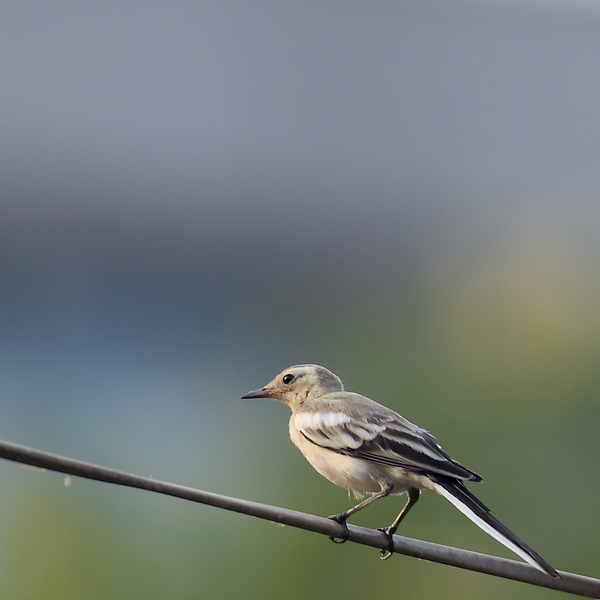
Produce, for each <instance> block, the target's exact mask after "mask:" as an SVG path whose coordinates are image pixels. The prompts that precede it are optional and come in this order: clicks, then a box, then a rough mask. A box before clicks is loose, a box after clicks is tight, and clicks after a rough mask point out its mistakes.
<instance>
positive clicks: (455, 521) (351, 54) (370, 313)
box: [0, 0, 600, 600]
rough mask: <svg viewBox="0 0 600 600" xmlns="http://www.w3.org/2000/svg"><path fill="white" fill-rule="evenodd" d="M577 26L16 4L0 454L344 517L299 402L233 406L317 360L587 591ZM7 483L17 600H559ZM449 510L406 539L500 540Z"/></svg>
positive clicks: (304, 7) (205, 520) (489, 12)
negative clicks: (405, 427)
mask: <svg viewBox="0 0 600 600" xmlns="http://www.w3.org/2000/svg"><path fill="white" fill-rule="evenodd" d="M599 29H600V9H599V8H598V5H597V4H596V3H593V2H585V1H580V2H567V1H559V0H556V1H554V2H550V3H542V2H533V1H532V2H501V1H487V2H484V1H462V0H461V1H457V2H452V3H450V2H437V1H426V2H419V3H410V2H375V3H369V4H366V3H357V2H344V3H341V2H328V3H312V2H309V3H271V2H254V3H247V2H200V3H190V2H177V3H148V2H131V1H125V2H103V3H77V2H54V3H44V2H28V3H5V5H3V6H2V8H1V9H0V81H1V84H0V437H1V438H3V439H7V440H9V441H13V442H16V443H23V444H26V445H30V446H34V447H37V448H41V449H46V450H50V451H54V452H57V453H60V454H66V455H69V456H73V457H76V458H81V459H84V460H88V461H91V462H98V463H101V464H106V465H108V466H113V467H116V468H119V469H122V470H129V471H133V472H136V473H139V474H143V475H153V476H155V477H159V478H161V479H166V480H169V481H174V482H177V483H183V484H186V485H192V486H197V487H200V488H202V489H209V490H212V491H216V492H223V493H228V494H232V495H236V496H240V497H246V498H250V499H256V500H260V501H264V502H268V503H271V504H281V505H285V506H289V507H291V508H297V509H299V510H307V511H311V512H316V513H319V514H330V513H334V512H339V511H341V510H342V509H343V508H344V507H346V506H348V505H349V501H348V499H347V494H346V493H345V492H344V491H343V490H340V489H336V488H335V487H334V486H333V485H332V484H329V483H328V482H326V481H325V480H322V478H320V477H319V476H318V475H317V474H315V473H313V472H312V471H311V469H310V467H308V466H307V465H305V463H304V462H303V460H302V458H301V457H300V456H299V454H298V452H297V451H296V450H295V448H293V446H292V445H291V443H290V442H289V440H288V439H287V433H286V428H287V416H288V413H287V409H286V408H285V407H283V406H281V405H276V404H274V403H272V402H269V401H256V402H242V401H239V400H238V398H239V396H240V395H241V394H242V393H244V392H246V391H248V390H249V389H254V388H256V387H259V386H261V385H263V384H265V383H266V382H267V381H268V380H270V379H271V378H272V377H273V376H274V375H275V374H276V373H277V372H279V371H280V370H281V369H283V368H284V367H286V366H288V365H289V364H294V363H299V362H317V363H321V364H324V365H325V366H327V367H329V368H330V369H332V370H333V371H335V372H336V373H337V374H338V375H340V376H341V377H342V379H343V380H344V381H345V383H346V385H347V387H348V388H349V389H352V390H355V391H359V392H362V393H364V394H366V395H369V396H371V397H374V398H375V399H376V400H378V401H381V402H383V403H384V404H387V405H389V406H392V407H393V408H395V409H397V410H399V411H400V412H402V413H403V414H404V415H405V416H406V417H407V418H409V419H411V420H414V421H416V422H418V423H419V424H420V425H421V426H423V427H426V428H428V429H431V430H432V432H433V433H434V434H435V435H436V436H437V437H438V439H439V441H440V442H441V443H442V445H443V446H444V448H445V449H446V450H448V451H449V452H450V453H451V454H453V455H455V456H456V458H457V459H458V460H460V461H461V462H464V463H466V464H467V466H468V467H470V468H472V469H474V470H476V471H478V472H481V473H482V475H483V476H484V479H485V483H484V484H483V485H482V486H479V488H476V489H475V492H476V493H478V494H479V495H481V497H482V499H483V500H484V501H485V502H486V503H487V504H490V505H491V507H492V508H493V509H494V511H495V512H496V513H497V514H498V516H499V517H500V518H501V519H502V520H506V521H507V524H508V525H509V526H510V527H512V528H514V529H515V530H517V532H518V533H519V535H521V536H522V537H524V538H525V539H526V540H527V541H528V542H529V543H530V544H531V545H532V546H534V547H535V548H536V550H538V551H539V552H540V554H542V555H543V556H544V557H545V558H547V559H548V560H549V561H550V562H551V563H553V564H554V565H555V566H556V567H557V568H564V569H567V570H574V571H577V572H581V573H586V574H589V575H594V576H599V575H600V572H599V571H598V569H597V564H598V559H599V558H600V557H599V556H598V551H597V540H596V538H595V536H594V531H596V530H597V526H598V525H600V523H599V522H598V516H597V514H596V513H597V509H596V506H595V498H597V497H598V492H600V475H599V474H598V468H597V464H596V462H597V461H596V457H597V456H598V455H599V452H600V447H599V443H600V442H599V441H598V440H599V439H600V436H598V427H599V426H600V417H599V414H598V401H597V398H598V394H599V393H600V377H599V376H598V368H597V365H598V361H599V360H600V342H599V340H600V318H599V311H598V306H600V283H599V278H598V276H599V269H598V264H599V259H600V244H599V243H598V240H599V236H598V229H599V225H600V193H599V191H598V190H599V189H600V168H599V164H600V117H599V116H598V115H599V113H598V106H600V68H599V66H598V56H600V36H598V31H599ZM0 476H1V477H2V480H3V482H4V483H3V485H2V486H0V488H1V491H0V534H1V535H0V539H1V540H2V541H1V542H0V559H1V560H0V565H3V566H0V590H2V596H3V597H7V598H8V597H19V598H42V597H43V598H55V597H56V598H61V599H62V600H64V599H68V598H71V597H72V598H83V597H85V598H96V597H98V598H101V597H102V598H103V597H107V595H108V596H110V597H113V598H121V597H122V598H136V597H142V596H143V597H144V598H159V597H161V598H162V597H165V595H167V594H169V595H170V596H177V597H185V598H187V597H189V598H195V597H199V596H200V595H202V597H210V598H221V597H223V598H231V597H247V598H250V597H260V598H264V597H271V596H272V597H276V596H277V597H281V596H285V597H288V598H295V597H298V598H301V597H307V596H310V597H313V598H314V597H325V596H327V597H331V594H339V595H343V596H344V597H345V598H354V597H364V595H365V594H367V593H370V590H371V589H372V585H373V582H374V581H376V582H377V590H378V594H379V595H380V596H382V597H383V598H388V597H389V598H392V597H396V596H397V594H398V587H397V586H398V581H399V578H402V580H403V581H405V582H406V583H405V586H406V590H407V591H408V592H411V593H417V594H419V596H420V597H429V596H431V597H433V596H439V594H440V593H442V591H443V593H444V595H445V597H449V596H448V590H452V589H457V590H460V593H458V592H457V596H456V597H461V598H463V597H464V595H465V594H466V593H467V591H468V593H469V594H470V595H474V594H477V595H485V597H486V598H494V597H496V596H497V597H505V596H506V594H507V593H510V594H511V595H512V596H513V597H515V598H517V597H527V598H531V597H534V596H535V597H540V598H541V597H546V596H548V597H549V594H551V593H552V592H547V591H543V590H539V591H534V590H531V589H528V588H525V587H524V586H516V584H514V585H513V584H509V583H506V582H497V581H494V580H491V578H484V577H482V576H479V575H474V574H469V573H462V572H459V571H455V570H451V569H448V568H445V567H440V566H437V565H429V564H426V563H416V562H415V561H412V560H411V559H405V558H399V557H395V558H394V559H393V560H392V561H388V563H380V562H379V561H377V560H376V555H375V553H372V552H370V551H368V550H365V549H360V548H350V547H348V548H346V547H343V548H338V547H334V546H333V545H327V544H326V543H325V542H326V541H327V540H325V541H323V540H321V539H320V538H317V537H316V536H310V535H308V534H305V533H302V532H294V531H291V530H289V528H286V529H281V530H280V529H278V528H274V527H273V526H272V525H269V524H268V523H261V522H257V521H254V520H251V519H248V518H241V517H239V516H231V515H226V514H221V513H220V511H216V510H215V509H209V508H204V507H197V506H192V507H189V506H187V505H184V504H182V503H181V502H178V501H175V500H167V499H156V498H152V497H150V496H151V495H150V494H144V493H142V492H133V491H131V490H120V489H116V488H110V487H109V486H105V485H102V484H95V483H89V482H81V481H78V480H76V481H74V482H73V484H72V486H71V487H69V488H65V487H64V486H63V485H62V479H61V478H60V477H58V476H55V475H51V474H41V473H37V472H31V471H28V470H24V469H20V468H19V467H17V466H15V465H12V464H7V463H2V464H0ZM385 502H387V504H386V503H385ZM385 502H382V507H381V508H380V509H377V508H375V507H373V509H371V512H370V513H369V514H365V515H364V516H363V515H361V517H360V518H357V522H360V523H363V524H368V525H373V526H381V525H383V524H386V523H387V522H388V521H390V520H391V519H392V518H393V516H394V515H395V512H396V510H397V509H398V508H399V506H400V504H401V502H402V500H400V499H395V500H386V501H385ZM567 503H570V504H571V505H572V506H573V508H572V510H570V511H566V510H565V506H566V505H567ZM378 511H379V512H378ZM455 513H456V511H454V509H453V508H452V507H446V506H445V505H444V503H443V502H442V500H441V499H437V498H424V499H423V501H422V506H421V503H420V505H419V506H418V507H417V508H416V509H415V511H414V514H411V519H409V521H408V522H407V524H406V528H405V530H404V531H403V532H404V533H406V534H407V535H412V536H415V537H423V538H426V539H431V540H434V541H439V542H443V543H447V544H451V545H457V546H464V547H469V548H472V549H476V550H482V551H487V552H492V553H501V554H502V553H503V552H504V551H503V550H502V548H498V546H497V544H495V542H493V541H490V540H488V539H487V538H486V537H485V536H484V535H483V534H479V533H478V532H477V531H476V529H475V528H474V527H473V526H471V525H470V524H469V523H468V522H467V521H466V520H465V519H464V518H463V517H462V516H461V515H459V514H455ZM594 525H595V526H596V527H594ZM403 527H404V524H403ZM503 555H506V554H505V553H504V554H503ZM307 573H312V574H313V575H314V576H311V577H309V578H308V579H309V580H307V575H306V574H307ZM25 575H27V576H25ZM519 594H521V596H519ZM450 597H451V596H450Z"/></svg>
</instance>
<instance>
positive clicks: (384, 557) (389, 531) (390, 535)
mask: <svg viewBox="0 0 600 600" xmlns="http://www.w3.org/2000/svg"><path fill="white" fill-rule="evenodd" d="M377 531H381V532H382V533H385V535H386V536H387V538H388V540H389V542H390V547H389V549H388V550H384V549H383V548H379V552H381V556H380V558H381V560H387V559H388V558H389V557H390V556H391V555H392V554H394V530H392V528H391V527H380V528H378V529H377Z"/></svg>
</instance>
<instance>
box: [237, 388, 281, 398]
mask: <svg viewBox="0 0 600 600" xmlns="http://www.w3.org/2000/svg"><path fill="white" fill-rule="evenodd" d="M274 394H275V390H274V389H273V388H268V387H266V386H265V387H262V388H260V389H259V390H254V391H253V392H248V393H247V394H244V395H243V396H242V400H248V399H249V398H274V397H275V396H274Z"/></svg>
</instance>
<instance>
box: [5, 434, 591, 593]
mask: <svg viewBox="0 0 600 600" xmlns="http://www.w3.org/2000/svg"><path fill="white" fill-rule="evenodd" d="M0 458H5V459H7V460H12V461H15V462H19V463H23V464H26V465H31V466H34V467H40V468H43V469H49V470H51V471H58V472H59V473H66V474H69V475H75V476H77V477H84V478H86V479H95V480H97V481H104V482H106V483H113V484H116V485H125V486H128V487H133V488H139V489H142V490H148V491H151V492H157V493H159V494H166V495H168V496H175V497H176V498H183V499H184V500H191V501H192V502H199V503H201V504H208V505H210V506H215V507H217V508H223V509H225V510H231V511H234V512H238V513H242V514H246V515H251V516H253V517H258V518H260V519H266V520H268V521H274V522H277V523H282V524H284V525H290V526H292V527H298V528H300V529H305V530H307V531H313V532H315V533H321V534H323V535H326V536H329V537H332V536H333V537H341V536H342V535H343V533H344V530H343V527H342V526H341V525H340V524H339V523H336V522H335V521H332V520H331V519H326V518H323V517H318V516H316V515H311V514H308V513H303V512H298V511H295V510H290V509H287V508H281V507H279V506H270V505H268V504H261V503H258V502H252V501H250V500H243V499H240V498H233V497H230V496H223V495H221V494H214V493H211V492H205V491H202V490H197V489H194V488H189V487H185V486H181V485H176V484H173V483H167V482H164V481H157V480H155V479H150V478H149V477H141V476H139V475H132V474H130V473H125V472H123V471H117V470H115V469H110V468H108V467H102V466H99V465H95V464H92V463H87V462H83V461H80V460H76V459H73V458H67V457H65V456H59V455H57V454H51V453H50V452H44V451H42V450H36V449H34V448H28V447H26V446H21V445H19V444H13V443H11V442H6V441H2V440H0ZM348 530H349V533H350V535H349V538H348V541H352V542H356V543H357V544H363V545H365V546H372V547H373V548H381V549H383V550H388V549H389V542H388V538H387V537H386V535H385V534H383V533H382V532H380V531H375V530H373V529H366V528H364V527H357V526H355V525H348ZM394 552H396V553H398V554H405V555H407V556H413V557H416V558H421V559H424V560H428V561H432V562H437V563H442V564H446V565H451V566H454V567H460V568H462V569H469V570H471V571H478V572H480V573H486V574H488V575H495V576H497V577H504V578H506V579H513V580H515V581H522V582H524V583H530V584H532V585H538V586H541V587H546V588H551V589H555V590H560V591H563V592H570V593H571V594H577V595H579V596H585V597H588V598H600V580H599V579H595V578H592V577H585V576H583V575H576V574H573V573H567V572H564V571H559V573H560V575H561V577H562V579H557V578H555V577H551V576H549V575H546V574H545V573H542V572H541V571H538V569H535V568H534V567H532V566H530V565H528V564H526V563H521V562H517V561H514V560H509V559H506V558H500V557H496V556H489V555H487V554H480V553H478V552H471V551H469V550H462V549H460V548H453V547H450V546H443V545H441V544H434V543H431V542H424V541H421V540H415V539H412V538H407V537H404V536H400V535H395V536H394Z"/></svg>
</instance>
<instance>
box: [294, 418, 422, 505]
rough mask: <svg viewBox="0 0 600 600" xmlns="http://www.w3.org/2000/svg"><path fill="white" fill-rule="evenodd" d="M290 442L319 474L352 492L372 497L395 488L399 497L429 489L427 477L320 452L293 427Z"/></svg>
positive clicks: (394, 490)
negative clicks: (418, 490)
mask: <svg viewBox="0 0 600 600" xmlns="http://www.w3.org/2000/svg"><path fill="white" fill-rule="evenodd" d="M290 438H291V440H292V442H294V444H295V445H296V446H297V447H298V449H299V450H300V452H302V454H303V455H304V457H305V458H306V460H308V462H309V463H310V464H311V465H312V466H313V468H314V469H315V470H316V471H317V472H318V473H320V474H321V475H323V477H325V478H327V479H329V481H331V482H332V483H335V484H336V485H339V486H340V487H343V488H345V489H347V490H350V491H352V492H370V493H375V492H379V491H381V489H382V486H384V485H386V484H392V485H393V486H394V487H393V489H392V492H391V493H392V494H402V493H403V492H405V491H407V490H408V489H410V488H417V489H423V488H429V489H431V488H432V486H431V482H430V481H429V479H428V478H427V477H423V476H422V475H415V474H414V473H410V472H407V471H405V470H404V469H402V468H401V467H390V466H387V465H379V464H377V463H374V462H371V461H367V460H364V459H360V458H354V457H351V456H345V455H343V454H338V453H337V452H333V451H332V450H327V449H325V448H321V447H320V446H317V445H315V444H313V443H312V442H309V441H308V440H307V439H306V438H305V437H304V436H303V435H302V434H301V433H300V432H299V431H298V430H297V429H296V428H295V427H290Z"/></svg>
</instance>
